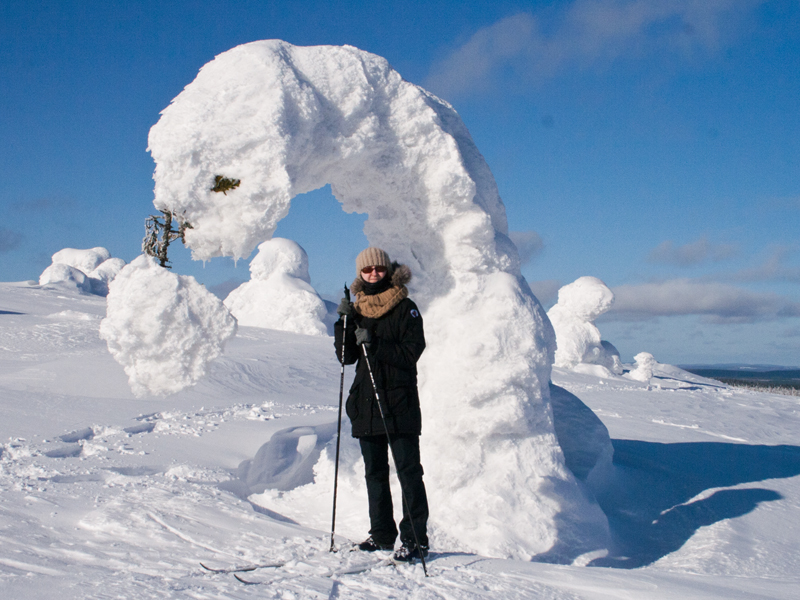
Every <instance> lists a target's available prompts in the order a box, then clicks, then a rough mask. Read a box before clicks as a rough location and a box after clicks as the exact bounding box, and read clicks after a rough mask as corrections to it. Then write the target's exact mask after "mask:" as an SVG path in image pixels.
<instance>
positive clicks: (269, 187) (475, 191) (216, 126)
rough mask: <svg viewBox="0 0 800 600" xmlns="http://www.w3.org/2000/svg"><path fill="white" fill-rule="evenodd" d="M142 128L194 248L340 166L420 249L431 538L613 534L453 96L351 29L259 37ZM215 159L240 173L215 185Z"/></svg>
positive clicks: (569, 548)
mask: <svg viewBox="0 0 800 600" xmlns="http://www.w3.org/2000/svg"><path fill="white" fill-rule="evenodd" d="M149 143H150V151H151V153H152V156H153V158H154V160H155V162H156V170H155V176H154V178H155V182H156V185H155V201H154V203H155V205H156V207H157V208H159V209H170V210H173V211H175V212H178V213H182V214H184V215H185V218H186V220H188V221H189V222H190V223H192V225H193V226H194V229H191V230H189V231H188V232H187V236H186V240H187V245H188V246H189V247H190V248H191V249H192V252H193V255H194V257H195V258H198V259H204V260H205V259H210V258H212V257H215V256H222V255H225V256H232V257H245V256H248V255H249V254H250V253H251V251H252V250H253V249H254V248H255V247H256V246H257V245H258V244H259V243H261V242H263V241H264V240H266V239H269V238H270V237H271V236H272V234H273V232H274V231H275V228H276V225H277V223H278V222H279V221H280V220H281V219H282V218H283V217H284V216H286V214H287V213H288V211H289V205H290V202H291V200H292V198H294V197H295V196H296V195H298V194H302V193H304V192H308V191H311V190H314V189H317V188H319V187H322V186H324V185H325V184H330V185H331V190H332V192H333V194H334V196H335V197H336V198H337V199H338V200H339V202H340V203H341V204H342V207H343V209H344V210H345V211H346V212H359V213H367V214H368V219H367V221H366V224H365V226H364V233H365V234H366V236H367V238H368V239H369V242H370V244H372V245H375V246H380V247H382V248H384V249H385V250H387V251H388V252H389V254H390V255H391V256H392V258H394V259H395V260H399V261H400V262H403V263H405V264H407V265H409V266H410V268H411V270H412V272H413V273H414V279H413V280H412V284H411V294H412V297H413V298H414V300H415V301H416V302H417V303H418V304H419V306H420V308H421V310H422V311H423V317H424V318H425V331H426V337H427V340H428V349H427V350H426V352H425V354H424V355H423V358H422V360H421V362H420V365H419V369H420V393H421V400H422V404H423V418H424V424H423V437H422V444H423V464H424V465H425V469H426V481H427V482H428V488H429V494H430V500H431V509H432V515H431V525H432V528H433V530H434V543H438V542H437V540H439V541H442V543H446V544H447V547H449V548H451V549H455V548H461V549H465V550H472V551H478V552H482V553H485V554H489V555H495V556H497V555H502V556H517V557H532V556H536V555H543V554H545V553H549V554H548V556H549V557H550V558H553V559H559V560H568V559H569V558H570V557H572V556H575V555H576V554H577V553H580V552H583V551H587V550H595V549H597V548H598V547H602V545H603V544H604V543H605V542H606V535H607V524H606V521H605V517H604V516H603V514H602V512H601V511H600V509H599V507H597V505H596V504H595V503H593V502H592V501H591V500H589V499H587V498H586V496H585V495H584V494H583V493H582V491H581V489H580V486H579V484H577V482H576V481H575V480H574V478H573V477H572V475H571V474H570V473H569V471H568V470H567V469H566V468H565V466H564V460H563V455H562V453H561V450H560V448H559V446H558V443H557V440H556V437H555V435H554V432H553V423H552V412H551V410H550V406H549V400H548V382H549V379H550V370H551V365H552V361H553V352H554V349H555V344H554V334H553V329H552V327H551V325H550V323H549V321H548V319H547V316H546V315H545V312H544V310H543V309H542V307H541V305H540V304H539V302H538V301H537V300H536V298H535V297H534V296H533V294H532V293H531V291H530V288H529V287H528V284H527V283H526V282H525V280H524V278H523V277H522V276H521V274H520V270H519V256H518V253H517V250H516V248H515V246H514V245H513V243H511V241H510V240H509V238H508V226H507V221H506V215H505V208H504V206H503V204H502V202H501V200H500V197H499V195H498V192H497V187H496V184H495V182H494V178H493V176H492V174H491V171H490V170H489V167H488V166H487V164H486V162H485V161H484V159H483V157H482V156H481V154H480V152H479V151H478V149H477V148H476V147H475V144H474V143H473V141H472V139H471V137H470V135H469V132H468V131H467V129H466V127H465V126H464V124H463V123H462V121H461V119H460V118H459V116H458V114H457V113H456V112H455V110H453V108H452V107H451V106H450V105H449V104H447V103H446V102H444V101H442V100H440V99H438V98H436V97H435V96H433V95H431V94H429V93H428V92H426V91H425V90H423V89H422V88H420V87H418V86H416V85H413V84H411V83H409V82H407V81H404V80H403V78H402V77H401V76H400V75H399V74H398V73H397V72H396V71H394V70H393V69H392V68H391V67H390V66H389V64H388V62H387V61H386V60H385V59H383V58H381V57H379V56H375V55H373V54H369V53H367V52H364V51H361V50H359V49H357V48H353V47H351V46H344V47H333V46H317V47H296V46H292V45H290V44H288V43H286V42H282V41H278V40H270V41H261V42H253V43H250V44H245V45H243V46H238V47H236V48H233V49H232V50H229V51H228V52H225V53H223V54H221V55H219V56H217V57H216V58H215V59H214V60H213V61H211V62H210V63H208V64H206V65H205V66H204V67H203V68H202V69H201V70H200V73H199V74H198V76H197V78H196V79H195V80H194V81H193V82H192V83H191V84H190V85H188V86H187V87H186V88H185V89H184V91H183V92H182V93H181V94H180V95H179V96H177V97H176V98H175V99H174V100H173V102H172V103H171V104H170V106H169V107H167V108H166V109H165V110H164V111H163V113H162V117H161V119H160V120H159V122H158V123H157V124H156V125H155V126H154V127H153V128H152V130H151V132H150V138H149ZM215 175H223V176H225V177H231V178H236V179H241V185H240V186H239V187H238V188H237V189H235V190H231V191H228V192H227V195H223V194H220V193H214V192H211V191H210V188H211V187H212V185H213V182H214V177H215ZM360 509H361V510H363V507H360ZM357 534H358V533H356V535H357Z"/></svg>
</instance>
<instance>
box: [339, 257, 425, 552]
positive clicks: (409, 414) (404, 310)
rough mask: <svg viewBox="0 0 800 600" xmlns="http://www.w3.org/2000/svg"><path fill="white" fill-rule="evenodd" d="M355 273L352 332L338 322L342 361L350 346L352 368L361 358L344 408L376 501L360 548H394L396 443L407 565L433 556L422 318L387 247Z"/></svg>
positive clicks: (345, 308) (360, 261)
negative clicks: (420, 374)
mask: <svg viewBox="0 0 800 600" xmlns="http://www.w3.org/2000/svg"><path fill="white" fill-rule="evenodd" d="M356 271H357V276H356V279H355V280H354V281H353V284H352V285H351V286H350V290H351V291H352V292H353V294H354V295H355V297H356V301H355V303H354V304H350V302H349V301H348V300H347V299H346V298H343V299H342V302H341V303H340V304H339V308H338V309H337V312H338V313H339V315H340V316H343V315H348V319H347V331H344V330H343V325H342V319H341V318H340V319H339V321H337V323H336V325H335V334H336V338H335V339H336V342H335V344H336V354H337V357H338V358H340V359H341V349H342V343H344V363H345V364H348V365H349V364H353V363H354V362H356V361H358V364H357V366H356V375H355V379H354V380H353V385H352V386H351V387H350V393H349V395H348V397H347V403H346V405H345V410H346V412H347V416H348V417H349V418H350V422H351V424H352V427H353V437H355V438H358V440H359V443H360V445H361V455H362V456H363V457H364V467H365V474H366V480H367V495H368V496H369V519H370V530H369V534H370V535H369V537H368V538H367V539H366V540H365V541H363V542H362V543H361V544H359V548H360V549H361V550H364V551H367V552H374V551H376V550H392V549H393V548H394V543H395V539H396V537H397V526H396V525H395V522H394V516H393V510H392V494H391V491H390V487H389V454H388V453H389V440H391V452H392V455H393V457H394V464H395V467H396V469H397V476H398V478H399V479H400V486H401V488H402V490H403V520H402V521H400V542H401V543H402V546H401V547H400V548H399V549H398V550H397V552H395V555H394V557H395V560H399V561H404V562H406V561H411V560H413V559H416V558H419V557H420V556H423V557H424V556H427V555H428V536H427V521H428V499H427V496H426V494H425V484H424V483H423V481H422V473H423V471H422V465H421V464H420V458H419V436H420V433H421V432H422V415H421V413H420V407H419V394H418V392H417V361H418V360H419V357H420V355H421V354H422V351H423V350H424V349H425V335H424V333H423V331H422V317H421V316H420V314H419V309H418V308H417V305H416V304H414V302H412V301H411V300H410V299H409V298H408V290H407V289H406V284H407V283H408V282H409V281H410V280H411V271H410V270H409V268H408V267H407V266H405V265H399V264H397V263H393V262H392V261H391V260H390V259H389V255H388V254H386V252H384V251H383V250H381V249H380V248H367V249H366V250H364V251H363V252H361V254H359V255H358V257H357V258H356ZM364 348H366V352H367V355H368V356H369V366H371V367H372V374H373V376H374V378H375V387H376V388H377V390H378V397H379V398H380V403H381V407H382V408H383V418H381V411H380V408H379V407H378V404H377V402H376V399H375V388H374V387H373V383H372V379H371V378H370V373H369V369H368V365H367V363H366V361H365V359H364ZM387 433H388V439H387ZM406 502H408V505H407V506H406ZM415 534H416V535H415ZM417 541H419V545H417Z"/></svg>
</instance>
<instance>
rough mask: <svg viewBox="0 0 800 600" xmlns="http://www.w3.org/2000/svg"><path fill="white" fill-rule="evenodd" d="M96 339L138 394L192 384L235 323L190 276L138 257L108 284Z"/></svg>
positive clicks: (159, 392) (166, 391) (230, 334)
mask: <svg viewBox="0 0 800 600" xmlns="http://www.w3.org/2000/svg"><path fill="white" fill-rule="evenodd" d="M107 302H108V305H107V316H106V318H105V319H103V321H102V322H101V324H100V337H101V338H102V339H103V340H105V341H106V342H107V344H108V350H109V352H111V354H112V356H113V357H114V359H115V360H116V361H117V362H118V363H120V364H121V365H122V366H123V367H124V368H125V373H126V374H127V375H128V381H129V383H130V386H131V390H132V391H133V393H134V394H135V395H136V396H139V397H142V396H145V395H148V394H152V395H167V394H173V393H175V392H179V391H180V390H182V389H184V388H186V387H188V386H190V385H193V384H195V383H196V382H197V381H198V380H199V379H200V378H201V377H202V376H203V375H204V374H205V372H206V367H207V365H208V363H209V362H211V361H212V360H214V359H215V358H216V357H217V356H219V354H220V353H221V352H222V349H223V347H224V345H225V342H226V341H228V340H229V339H231V338H232V337H233V336H234V335H235V334H236V320H235V319H234V318H233V317H232V316H231V315H230V313H229V312H228V311H227V309H226V308H225V307H224V306H223V304H222V302H220V300H219V299H218V298H217V297H216V296H214V295H213V294H211V293H210V292H209V291H208V290H206V288H205V287H204V286H202V285H200V284H199V283H198V282H197V280H195V279H194V277H189V276H185V275H176V274H174V273H172V272H170V271H169V270H167V269H164V268H162V267H160V266H159V265H158V262H157V261H156V260H155V259H154V258H152V257H149V256H144V255H142V256H139V257H138V258H137V259H136V260H134V261H133V262H132V263H130V264H129V265H127V266H126V267H125V268H124V269H122V271H121V272H120V273H119V275H118V276H117V277H116V278H115V279H114V280H113V281H112V282H111V284H110V285H109V293H108V299H107Z"/></svg>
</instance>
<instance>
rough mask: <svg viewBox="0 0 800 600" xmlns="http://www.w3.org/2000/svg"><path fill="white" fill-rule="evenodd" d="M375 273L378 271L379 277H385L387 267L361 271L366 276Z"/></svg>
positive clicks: (366, 268)
mask: <svg viewBox="0 0 800 600" xmlns="http://www.w3.org/2000/svg"><path fill="white" fill-rule="evenodd" d="M373 271H376V272H377V273H378V275H383V274H384V273H386V267H364V268H363V269H361V272H362V273H363V274H364V275H369V274H370V273H372V272H373Z"/></svg>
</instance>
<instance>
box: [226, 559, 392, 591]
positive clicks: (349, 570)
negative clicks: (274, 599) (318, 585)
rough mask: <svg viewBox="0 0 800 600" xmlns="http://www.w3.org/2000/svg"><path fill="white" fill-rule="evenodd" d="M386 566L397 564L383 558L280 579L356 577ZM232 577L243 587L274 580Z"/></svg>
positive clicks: (236, 575)
mask: <svg viewBox="0 0 800 600" xmlns="http://www.w3.org/2000/svg"><path fill="white" fill-rule="evenodd" d="M388 566H397V563H396V562H395V560H394V559H393V558H384V559H383V560H380V561H378V562H374V563H370V564H367V565H357V566H353V567H345V568H342V569H334V570H332V571H328V572H326V573H292V574H290V576H289V577H282V578H280V579H296V578H298V577H304V576H307V577H328V578H330V577H341V576H342V575H358V574H360V573H366V572H367V571H371V570H372V569H376V568H378V567H388ZM233 576H234V577H235V578H236V580H237V581H239V582H241V583H243V584H245V585H263V584H266V583H273V582H274V581H276V579H264V580H251V579H246V578H244V577H241V576H240V575H239V573H233Z"/></svg>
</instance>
